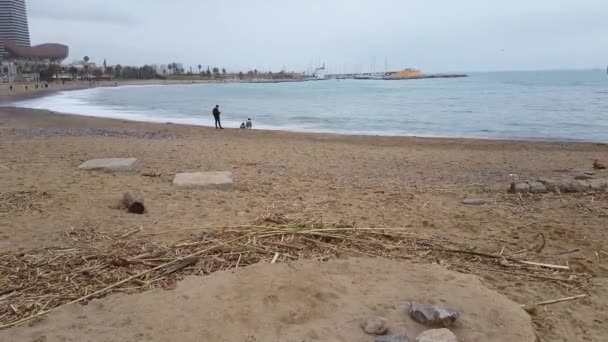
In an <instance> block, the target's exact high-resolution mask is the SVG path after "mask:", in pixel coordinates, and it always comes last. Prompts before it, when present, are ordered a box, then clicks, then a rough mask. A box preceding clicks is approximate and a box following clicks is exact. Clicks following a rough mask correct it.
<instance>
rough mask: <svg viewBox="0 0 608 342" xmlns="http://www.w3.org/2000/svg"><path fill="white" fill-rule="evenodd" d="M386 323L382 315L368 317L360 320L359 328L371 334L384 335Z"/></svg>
mask: <svg viewBox="0 0 608 342" xmlns="http://www.w3.org/2000/svg"><path fill="white" fill-rule="evenodd" d="M387 323H388V319H386V318H384V317H378V316H374V317H369V318H367V319H365V320H363V321H362V322H361V329H363V331H365V332H366V333H368V334H371V335H384V334H386V332H387V331H388V327H387V326H386V325H387Z"/></svg>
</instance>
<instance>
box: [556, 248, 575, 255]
mask: <svg viewBox="0 0 608 342" xmlns="http://www.w3.org/2000/svg"><path fill="white" fill-rule="evenodd" d="M578 251H580V249H578V248H575V249H572V250H569V251H564V252H559V253H555V255H566V254H570V253H575V252H578Z"/></svg>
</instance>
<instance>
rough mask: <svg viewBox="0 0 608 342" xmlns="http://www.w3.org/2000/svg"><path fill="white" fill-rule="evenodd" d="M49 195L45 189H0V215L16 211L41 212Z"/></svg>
mask: <svg viewBox="0 0 608 342" xmlns="http://www.w3.org/2000/svg"><path fill="white" fill-rule="evenodd" d="M49 198H50V195H49V194H48V193H47V192H46V191H42V192H41V191H7V192H1V191H0V216H2V215H6V214H16V213H24V212H31V213H41V212H42V207H43V206H44V204H45V203H46V202H48V200H49Z"/></svg>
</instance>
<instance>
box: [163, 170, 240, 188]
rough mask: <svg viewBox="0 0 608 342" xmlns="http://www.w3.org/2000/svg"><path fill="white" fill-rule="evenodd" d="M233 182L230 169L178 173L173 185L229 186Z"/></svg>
mask: <svg viewBox="0 0 608 342" xmlns="http://www.w3.org/2000/svg"><path fill="white" fill-rule="evenodd" d="M233 182H234V180H233V177H232V172H229V171H211V172H193V173H178V174H176V175H175V178H173V185H175V186H179V187H202V188H207V187H213V188H229V187H230V186H232V183H233Z"/></svg>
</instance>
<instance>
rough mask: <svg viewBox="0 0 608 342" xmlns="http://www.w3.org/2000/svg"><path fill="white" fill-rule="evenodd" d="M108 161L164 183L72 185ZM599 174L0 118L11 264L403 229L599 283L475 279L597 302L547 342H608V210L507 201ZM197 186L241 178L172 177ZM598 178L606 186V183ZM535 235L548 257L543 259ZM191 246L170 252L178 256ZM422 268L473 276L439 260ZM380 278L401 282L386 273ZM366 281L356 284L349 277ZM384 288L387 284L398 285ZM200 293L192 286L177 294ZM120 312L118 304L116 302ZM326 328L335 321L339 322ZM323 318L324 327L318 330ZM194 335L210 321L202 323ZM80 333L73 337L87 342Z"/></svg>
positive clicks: (506, 157) (515, 152)
mask: <svg viewBox="0 0 608 342" xmlns="http://www.w3.org/2000/svg"><path fill="white" fill-rule="evenodd" d="M84 114H86V113H84ZM210 123H211V122H210ZM91 128H93V129H91ZM103 157H137V158H139V160H140V163H141V165H142V169H141V171H142V172H152V173H161V174H163V176H162V177H146V176H143V175H142V174H141V173H127V174H109V173H99V172H86V171H81V170H78V169H77V166H78V165H79V164H80V163H81V162H83V161H85V160H87V159H93V158H103ZM595 158H598V159H600V160H602V161H608V148H607V147H606V145H603V144H583V143H557V142H555V143H542V142H512V141H490V140H466V139H420V138H398V137H362V136H336V135H326V134H294V133H286V132H267V131H257V130H253V131H242V130H229V129H227V130H223V131H216V130H213V129H209V128H203V127H191V126H180V125H171V124H149V123H134V122H127V121H121V120H106V119H96V118H88V117H79V116H70V115H59V114H54V115H51V113H49V112H46V111H33V110H24V109H13V108H0V176H1V177H0V189H1V193H0V195H1V196H2V198H0V227H1V229H0V250H1V251H14V250H17V249H21V248H24V249H27V248H39V247H41V246H50V245H58V244H61V243H62V238H61V233H62V232H65V231H66V230H69V229H70V228H72V227H74V228H79V227H94V228H96V229H98V230H100V231H125V230H128V229H132V228H134V227H139V226H143V228H144V231H146V232H161V231H165V230H174V229H179V228H191V227H198V226H200V227H207V226H221V225H233V224H237V225H240V224H251V223H252V222H254V221H255V220H256V219H257V218H258V217H260V215H264V214H267V213H274V214H281V215H286V216H288V217H291V218H294V219H298V218H302V219H319V220H322V221H324V222H339V221H343V222H349V223H355V224H356V225H357V226H360V227H369V226H374V227H406V228H409V229H410V230H411V232H412V234H418V235H421V236H438V237H441V238H444V239H450V240H453V241H458V242H462V243H464V244H467V245H468V246H470V248H473V249H475V250H477V251H483V252H488V253H494V254H498V253H500V252H501V250H502V251H503V253H504V254H505V255H508V256H516V257H518V258H523V259H527V260H534V261H541V262H548V263H553V264H561V265H565V264H569V265H570V267H571V268H572V269H573V270H576V271H577V272H584V273H586V274H588V275H589V276H592V277H594V279H593V281H592V284H593V285H592V286H589V287H587V288H578V287H576V286H572V285H570V284H566V283H559V282H552V281H547V280H543V279H536V278H532V277H521V276H514V275H512V274H509V273H507V272H508V270H506V271H505V272H496V271H490V270H485V269H473V270H466V271H467V272H472V273H475V274H478V275H479V276H480V277H481V279H482V281H483V283H484V284H485V285H487V286H488V287H489V288H491V289H493V290H496V291H498V292H499V293H501V294H504V295H506V296H507V297H508V298H509V299H511V300H512V301H514V302H517V303H527V302H538V301H542V300H546V299H553V298H559V297H564V296H569V295H574V294H579V293H585V292H588V293H589V294H590V295H591V297H590V298H588V299H582V300H577V301H572V302H566V303H560V304H554V305H550V306H546V307H545V308H544V309H541V310H539V312H538V313H537V314H536V315H534V316H533V317H532V318H533V325H534V328H535V330H536V332H537V334H538V335H539V337H540V338H541V340H543V341H604V340H605V336H608V325H607V324H606V322H608V312H607V311H606V308H608V284H607V281H606V277H607V276H608V268H607V267H608V254H605V253H607V252H608V247H607V246H606V241H607V240H606V237H607V232H606V228H605V227H606V226H605V222H606V217H608V202H607V200H608V195H607V194H605V193H595V194H563V195H557V194H545V195H523V196H521V197H519V196H517V195H509V194H507V193H506V191H505V190H506V189H507V187H508V185H509V182H510V181H511V180H512V179H513V178H515V177H517V178H520V179H526V178H528V177H538V176H548V177H555V178H561V177H572V176H574V175H576V174H579V173H580V172H583V171H589V169H590V167H591V163H592V160H593V159H595ZM199 170H200V171H207V170H208V171H223V170H227V171H232V172H233V173H234V174H235V176H236V177H237V183H236V185H235V186H234V188H233V189H232V190H228V191H221V190H176V189H175V188H173V187H172V186H171V183H170V180H171V178H172V175H173V174H174V173H176V172H188V171H199ZM510 175H515V176H510ZM597 176H602V177H607V176H608V173H606V172H605V171H598V174H597ZM126 190H139V191H142V192H143V193H144V195H145V196H146V199H147V201H148V207H149V211H148V213H147V214H145V215H143V216H137V215H130V214H127V213H125V212H122V211H119V210H116V209H113V207H114V205H115V203H116V201H117V200H118V199H119V198H120V196H121V194H122V192H123V191H126ZM21 191H30V192H29V193H28V194H27V195H23V194H22V193H20V192H21ZM464 198H483V199H486V200H487V201H488V203H489V204H487V205H483V206H464V205H462V204H460V201H461V200H462V199H464ZM539 232H542V233H543V234H544V235H545V237H546V239H547V244H546V246H545V247H544V248H543V249H542V251H541V252H539V253H537V252H535V250H537V248H538V247H539V245H540V243H541V242H540V238H538V237H537V235H538V233H539ZM184 235H185V233H173V234H165V235H161V236H159V238H162V239H166V240H170V241H173V240H175V239H178V238H181V237H183V236H184ZM413 261H414V262H421V263H429V262H430V263H440V264H442V265H443V266H445V267H447V268H451V269H458V270H460V271H463V270H462V269H459V268H458V265H451V264H445V263H444V262H443V260H441V258H439V257H437V256H435V255H433V254H431V255H428V257H427V258H424V259H421V260H413ZM382 267H391V266H384V263H379V264H378V268H379V269H382ZM403 267H410V266H403ZM239 272H240V271H239ZM246 272H249V271H246ZM362 274H363V273H361V274H358V273H357V272H352V277H353V278H355V277H362V276H363V275H362ZM365 276H366V277H372V278H373V277H374V276H378V275H375V274H372V275H370V274H369V272H368V273H365ZM383 276H386V277H387V280H386V281H389V280H388V278H390V276H388V274H384V273H383ZM277 277H278V278H279V279H280V278H281V276H278V275H277ZM218 278H230V275H222V276H218ZM398 279H400V278H398ZM204 281H206V280H196V279H195V280H192V279H189V280H188V281H187V282H185V283H184V285H181V287H180V289H184V286H186V285H187V284H191V283H192V284H193V283H196V282H204ZM209 281H210V282H213V281H219V280H209ZM260 281H261V280H260ZM394 284H396V283H394ZM193 286H195V285H193ZM404 286H406V284H404ZM180 291H181V290H180ZM184 291H187V289H184ZM192 291H194V290H192ZM260 291H262V290H261V289H260ZM261 293H263V292H261ZM227 295H228V294H227ZM232 295H233V296H237V295H238V294H237V293H232ZM155 296H158V298H161V297H162V296H172V294H170V293H167V294H158V293H152V292H148V293H144V294H141V295H137V297H136V298H139V299H140V300H139V301H138V302H142V303H143V304H142V305H148V306H149V307H155V308H158V307H157V306H156V305H155V304H154V300H155V299H154V298H155ZM116 298H120V297H113V296H112V297H109V298H108V299H107V300H109V301H115V300H117V299H116ZM148 298H149V299H148ZM167 298H168V297H167ZM347 298H349V297H347V296H345V297H343V299H340V300H344V301H348V299H347ZM379 298H380V297H379ZM381 298H382V300H385V299H386V300H389V299H390V298H392V297H390V296H389V295H388V294H387V295H386V297H381ZM148 300H150V302H149V303H148V302H147V301H148ZM159 300H160V299H159ZM209 300H210V299H209ZM252 300H253V299H252ZM336 301H337V302H340V301H339V300H338V299H336ZM100 302H101V301H100ZM237 302H238V301H237ZM146 303H147V304H146ZM352 305H354V304H352ZM378 305H382V303H378ZM70 310H85V309H84V308H81V307H78V306H76V307H72V308H70V309H67V311H65V310H64V311H62V312H61V315H60V316H57V317H58V318H57V319H58V320H57V321H55V319H54V318H53V315H51V317H49V318H48V321H44V324H51V325H52V324H60V322H61V320H59V318H60V317H62V316H63V315H67V312H70ZM102 311H103V310H102ZM329 311H331V310H329ZM100 314H101V313H100ZM218 314H219V313H218ZM223 314H226V313H223ZM184 315H186V314H185V313H184ZM323 315H331V317H337V316H334V313H332V312H324V314H323ZM322 317H323V316H322V315H321V316H320V318H318V320H320V321H321V322H319V321H315V322H317V323H316V324H321V325H322V324H323V323H322V319H321V318H322ZM341 318H343V319H344V321H349V320H354V319H358V318H359V317H354V316H352V317H350V316H349V317H348V318H347V317H341ZM73 319H74V321H75V322H76V321H77V318H76V317H73ZM151 319H152V318H151ZM196 319H197V320H198V321H204V317H196ZM52 322H56V323H52ZM341 322H342V321H341ZM133 324H135V323H133ZM180 324H181V323H180ZM327 324H331V323H327ZM74 325H75V328H73V329H74V332H73V333H74V334H79V333H81V332H82V330H80V328H78V327H76V325H77V324H76V323H74ZM58 326H59V325H58ZM35 327H36V325H34V329H35ZM47 327H48V326H47ZM64 328H65V327H64ZM18 329H19V330H12V329H9V330H7V331H3V332H2V334H1V335H0V339H1V337H2V336H7V335H6V334H17V333H19V334H22V333H24V334H25V333H26V332H25V331H26V330H21V329H24V328H18ZM141 329H143V328H141ZM193 329H194V328H193ZM196 329H200V328H199V327H197V328H196ZM251 329H253V330H254V331H255V333H256V334H257V333H259V334H261V335H260V336H262V337H265V336H270V335H262V334H263V333H264V332H261V331H259V330H255V328H251ZM293 329H296V328H293ZM64 331H65V329H64ZM193 331H195V330H193ZM286 331H290V333H292V332H294V331H296V330H289V329H287V328H286ZM298 331H299V330H298ZM300 332H303V330H302V331H300ZM268 333H272V332H268ZM275 333H276V332H275ZM20 336H21V335H20ZM22 336H24V335H22ZM75 336H77V335H75ZM289 336H296V335H289ZM298 336H299V335H298ZM261 341H264V340H263V339H262V340H261Z"/></svg>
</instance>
